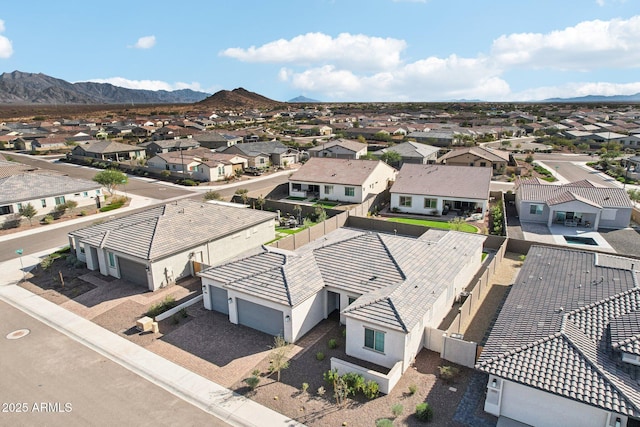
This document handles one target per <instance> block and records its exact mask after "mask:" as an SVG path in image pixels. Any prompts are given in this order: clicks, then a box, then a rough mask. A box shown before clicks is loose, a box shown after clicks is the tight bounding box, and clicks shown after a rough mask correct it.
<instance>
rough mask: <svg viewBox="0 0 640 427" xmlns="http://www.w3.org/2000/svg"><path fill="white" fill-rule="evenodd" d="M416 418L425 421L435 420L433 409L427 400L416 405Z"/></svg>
mask: <svg viewBox="0 0 640 427" xmlns="http://www.w3.org/2000/svg"><path fill="white" fill-rule="evenodd" d="M416 418H417V419H419V420H420V421H425V422H429V421H431V420H433V409H432V408H431V406H429V404H428V403H426V402H425V403H418V404H417V405H416Z"/></svg>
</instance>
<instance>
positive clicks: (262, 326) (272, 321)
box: [237, 298, 284, 337]
mask: <svg viewBox="0 0 640 427" xmlns="http://www.w3.org/2000/svg"><path fill="white" fill-rule="evenodd" d="M237 302H238V323H240V324H241V325H244V326H248V327H250V328H253V329H257V330H258V331H261V332H264V333H267V334H269V335H273V336H274V337H275V336H277V335H283V334H284V320H283V316H282V312H281V311H279V310H275V309H273V308H269V307H265V306H262V305H259V304H255V303H252V302H249V301H245V300H242V299H240V298H238V299H237Z"/></svg>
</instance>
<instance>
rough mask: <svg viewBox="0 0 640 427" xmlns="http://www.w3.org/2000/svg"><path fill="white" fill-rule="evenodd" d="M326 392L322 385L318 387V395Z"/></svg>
mask: <svg viewBox="0 0 640 427" xmlns="http://www.w3.org/2000/svg"><path fill="white" fill-rule="evenodd" d="M326 392H327V391H326V390H325V389H324V387H323V386H320V387H318V396H324V394H325V393H326Z"/></svg>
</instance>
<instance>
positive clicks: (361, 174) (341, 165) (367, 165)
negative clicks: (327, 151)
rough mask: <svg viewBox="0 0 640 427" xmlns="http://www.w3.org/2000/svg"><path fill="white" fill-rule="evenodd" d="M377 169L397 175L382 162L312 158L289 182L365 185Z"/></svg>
mask: <svg viewBox="0 0 640 427" xmlns="http://www.w3.org/2000/svg"><path fill="white" fill-rule="evenodd" d="M377 168H384V169H388V171H389V174H393V173H395V172H394V171H395V169H393V168H392V167H391V166H389V165H387V164H386V163H384V162H382V161H380V160H352V159H336V158H327V157H312V158H311V159H309V160H308V161H307V162H306V163H305V164H304V165H302V167H300V169H298V170H297V171H296V172H294V173H293V174H292V175H291V176H290V177H289V181H290V182H291V181H293V182H319V183H327V184H341V185H363V184H364V183H365V182H366V180H367V179H368V178H369V176H371V174H372V173H373V172H374V171H375V170H376V169H377Z"/></svg>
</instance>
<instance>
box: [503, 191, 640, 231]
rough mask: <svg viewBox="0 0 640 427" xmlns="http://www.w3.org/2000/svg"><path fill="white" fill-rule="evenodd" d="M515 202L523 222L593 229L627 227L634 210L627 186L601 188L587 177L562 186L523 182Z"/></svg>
mask: <svg viewBox="0 0 640 427" xmlns="http://www.w3.org/2000/svg"><path fill="white" fill-rule="evenodd" d="M515 203H516V209H517V211H518V215H519V217H520V221H528V222H540V223H543V224H546V225H547V226H548V227H551V226H552V225H554V224H559V225H566V226H572V227H584V228H589V229H591V228H592V229H594V230H598V229H599V228H611V229H620V228H625V227H628V226H629V224H630V221H631V211H632V209H633V203H632V202H631V200H630V199H629V195H628V194H627V192H626V191H625V190H624V189H622V188H618V187H599V186H597V185H596V184H594V183H593V182H591V181H588V180H582V181H576V182H570V183H568V184H563V185H554V184H550V183H546V182H544V183H543V181H539V180H531V181H522V182H520V183H519V184H518V186H517V188H516V201H515Z"/></svg>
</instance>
